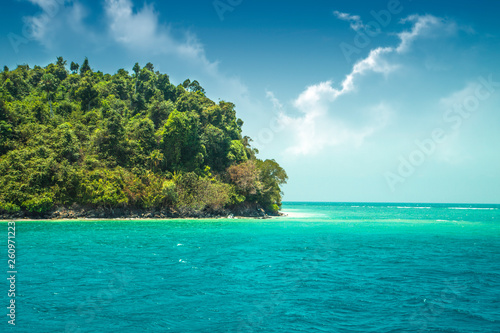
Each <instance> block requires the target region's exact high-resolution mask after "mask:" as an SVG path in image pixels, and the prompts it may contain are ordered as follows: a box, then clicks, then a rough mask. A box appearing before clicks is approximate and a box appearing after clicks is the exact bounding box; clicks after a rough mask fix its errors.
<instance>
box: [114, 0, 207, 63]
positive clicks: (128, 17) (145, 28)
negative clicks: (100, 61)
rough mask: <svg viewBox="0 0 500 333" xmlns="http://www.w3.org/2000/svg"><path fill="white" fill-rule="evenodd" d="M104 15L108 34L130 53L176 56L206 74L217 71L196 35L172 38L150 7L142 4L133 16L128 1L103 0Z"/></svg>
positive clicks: (186, 33)
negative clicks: (106, 18)
mask: <svg viewBox="0 0 500 333" xmlns="http://www.w3.org/2000/svg"><path fill="white" fill-rule="evenodd" d="M105 12H106V15H107V17H108V19H109V22H110V23H109V32H110V35H111V36H112V38H113V39H114V40H115V41H117V42H118V43H120V44H122V45H124V46H125V47H127V48H128V49H129V50H132V51H134V50H140V52H152V53H153V54H168V55H175V56H178V57H180V58H183V59H187V60H190V61H192V62H195V63H198V64H201V65H202V66H204V67H205V69H206V70H207V71H209V72H212V73H215V72H216V71H217V63H215V62H210V61H209V60H208V59H207V57H206V55H205V50H204V48H203V45H202V44H201V43H200V42H199V41H198V39H197V38H196V36H194V35H193V34H191V33H189V32H188V31H185V32H184V38H182V39H180V40H178V39H175V38H174V37H172V34H171V31H170V28H169V27H167V26H164V25H162V24H160V23H159V21H158V13H156V12H155V10H154V7H153V6H152V5H147V4H145V5H144V7H143V8H142V9H140V10H139V11H137V12H135V13H134V11H133V4H132V2H131V1H130V0H106V3H105Z"/></svg>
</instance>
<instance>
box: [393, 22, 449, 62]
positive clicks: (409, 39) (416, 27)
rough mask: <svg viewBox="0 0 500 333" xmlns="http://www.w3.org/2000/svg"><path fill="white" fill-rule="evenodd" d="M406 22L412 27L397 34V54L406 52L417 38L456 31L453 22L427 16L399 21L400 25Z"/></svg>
mask: <svg viewBox="0 0 500 333" xmlns="http://www.w3.org/2000/svg"><path fill="white" fill-rule="evenodd" d="M406 22H410V23H413V27H412V29H411V30H410V31H403V32H400V33H399V34H398V37H399V38H400V39H401V43H400V44H399V46H398V47H397V48H396V51H397V52H398V53H401V52H405V51H407V50H408V48H409V47H410V45H411V44H412V43H413V41H414V40H415V39H416V38H417V37H422V36H427V37H429V36H431V35H432V34H434V33H436V32H439V34H450V33H454V32H455V31H456V30H457V26H456V24H455V23H454V22H450V21H447V20H446V19H443V18H440V17H436V16H433V15H429V14H427V15H423V16H421V15H410V16H408V17H407V18H404V19H402V20H401V21H400V23H406Z"/></svg>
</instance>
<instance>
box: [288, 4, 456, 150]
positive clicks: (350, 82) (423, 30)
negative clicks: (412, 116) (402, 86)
mask: <svg viewBox="0 0 500 333" xmlns="http://www.w3.org/2000/svg"><path fill="white" fill-rule="evenodd" d="M335 14H336V15H337V17H339V18H341V19H345V20H350V21H353V22H358V21H359V22H361V21H360V19H359V17H357V16H351V15H349V14H345V13H340V12H335ZM405 22H412V23H413V27H412V28H411V30H409V31H403V32H401V33H399V34H398V35H397V36H398V37H399V39H400V42H399V45H397V46H395V47H378V48H375V49H373V50H371V51H370V53H369V54H368V56H367V57H366V58H364V59H362V60H360V61H358V62H357V63H356V64H354V66H353V67H352V70H351V72H350V73H349V74H347V75H346V77H345V78H344V80H343V81H342V82H341V84H340V87H339V88H334V87H333V86H332V82H331V81H326V82H321V83H318V84H315V85H312V86H309V87H307V88H306V89H305V90H304V91H303V92H302V93H301V94H300V95H299V96H298V97H297V99H296V100H295V101H294V103H293V104H294V106H295V107H296V108H297V109H298V110H299V111H301V112H302V114H303V115H302V116H299V117H295V118H294V117H290V116H287V115H286V114H282V116H281V121H282V122H283V123H284V124H285V125H286V126H288V128H289V130H291V131H294V132H295V135H294V136H295V137H296V140H295V144H294V145H293V146H291V147H289V148H288V150H287V151H288V152H290V153H293V154H297V155H300V154H303V155H305V154H315V153H317V152H319V151H320V150H322V149H323V148H324V147H326V146H332V145H338V144H342V143H347V142H351V143H355V144H361V143H362V142H363V140H364V139H365V138H366V137H367V136H369V135H371V134H373V133H374V132H375V131H377V130H379V129H381V128H382V127H383V126H384V125H385V124H386V123H387V121H388V117H389V114H390V112H389V111H388V109H387V106H383V105H385V104H381V105H379V106H377V107H376V108H375V109H378V110H385V111H383V112H382V111H380V112H379V114H378V116H375V117H371V125H366V126H362V127H359V128H354V127H350V126H348V125H346V123H345V122H344V121H342V119H340V118H338V117H337V118H335V114H334V113H332V112H330V108H331V106H332V102H334V101H335V100H336V99H337V98H339V97H340V96H342V95H345V94H347V93H349V92H351V91H353V90H355V89H356V86H355V82H356V78H357V77H359V76H363V75H366V74H367V73H380V74H384V75H387V74H389V73H390V72H392V71H394V70H396V69H397V68H398V65H397V64H393V63H391V62H390V61H389V59H388V57H387V56H388V55H389V54H400V53H404V52H406V51H408V50H409V47H410V46H411V44H412V43H413V42H414V41H415V39H416V38H417V37H420V36H422V35H428V34H430V33H431V32H432V31H434V30H436V29H438V28H439V29H444V28H445V27H447V25H446V22H445V21H444V20H443V19H441V18H437V17H434V16H432V15H424V16H419V15H412V16H409V17H408V18H406V19H404V20H402V23H405ZM450 25H451V27H450V28H447V29H448V31H449V30H451V29H454V28H453V24H451V23H450ZM326 124H328V125H326Z"/></svg>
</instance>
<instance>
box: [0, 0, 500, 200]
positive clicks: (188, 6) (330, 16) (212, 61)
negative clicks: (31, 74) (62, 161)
mask: <svg viewBox="0 0 500 333" xmlns="http://www.w3.org/2000/svg"><path fill="white" fill-rule="evenodd" d="M499 12H500V3H498V2H495V1H487V0H480V1H475V2H470V1H456V0H455V1H448V0H446V1H433V0H401V1H397V0H396V1H393V0H390V1H387V0H383V1H378V0H376V1H368V0H364V1H361V0H353V1H348V2H347V1H303V2H294V1H261V0H253V1H250V0H215V1H214V0H207V1H189V2H181V1H175V2H174V1H164V0H162V1H160V0H146V1H144V0H141V1H135V0H97V1H84V0H80V1H64V0H9V1H4V2H3V3H2V10H1V11H0V22H1V23H0V27H1V31H0V36H1V41H0V47H1V50H2V51H1V60H2V61H1V62H2V63H1V64H0V65H2V66H3V65H7V66H8V67H10V68H15V67H16V66H17V65H19V64H29V65H30V66H31V67H32V66H34V65H40V66H45V65H47V64H48V63H50V62H55V61H56V57H58V56H63V57H64V58H65V59H66V60H67V61H68V64H69V63H71V61H75V62H77V63H80V64H81V63H82V61H83V59H84V57H85V56H87V57H88V58H89V61H90V65H91V67H92V68H93V69H95V70H101V71H103V72H105V73H116V71H117V70H118V69H120V68H125V69H127V70H129V71H131V69H132V67H133V65H134V63H135V62H139V63H140V65H142V66H144V65H145V64H146V63H147V62H152V63H153V64H154V65H155V69H156V70H159V71H160V72H163V73H167V74H169V76H170V79H171V81H172V82H173V83H174V84H179V83H181V82H183V81H184V80H185V79H186V78H190V79H191V80H194V79H196V80H198V81H199V82H200V83H201V85H202V86H203V87H204V88H205V90H206V91H207V95H208V97H210V98H211V99H213V100H215V101H218V100H219V99H221V100H228V101H231V102H234V103H235V104H236V108H237V115H238V117H240V118H242V119H243V120H244V122H245V124H244V127H243V128H244V134H245V135H249V136H250V137H252V138H253V139H254V145H255V146H256V147H257V148H258V149H259V150H260V157H261V158H274V159H276V160H277V161H278V162H279V163H280V164H281V165H282V166H283V167H284V168H285V170H286V171H287V173H288V175H289V182H288V184H287V185H286V186H285V187H284V191H285V197H284V200H285V201H378V202H457V203H461V202H470V203H500V153H499V143H500V131H499V129H500V63H499V58H500V57H499V56H500V21H499V20H498V13H499Z"/></svg>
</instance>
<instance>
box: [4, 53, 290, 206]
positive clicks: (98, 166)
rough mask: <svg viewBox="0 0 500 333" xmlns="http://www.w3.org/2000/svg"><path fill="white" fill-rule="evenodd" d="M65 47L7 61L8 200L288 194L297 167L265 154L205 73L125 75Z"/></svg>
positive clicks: (206, 200) (259, 199)
mask: <svg viewBox="0 0 500 333" xmlns="http://www.w3.org/2000/svg"><path fill="white" fill-rule="evenodd" d="M67 67H68V66H67V62H66V61H65V60H64V59H63V58H62V57H59V58H57V62H56V63H51V64H49V65H47V66H46V67H43V68H42V67H39V66H34V68H29V66H28V65H20V66H18V67H17V68H16V69H15V70H9V69H8V68H7V67H4V70H3V72H0V212H2V211H3V212H18V211H27V212H33V213H43V212H46V211H50V210H51V209H54V208H55V207H61V206H63V207H69V206H71V205H73V204H75V203H76V204H79V205H84V206H87V207H95V208H98V207H104V208H113V207H134V208H144V209H156V208H158V209H162V208H166V207H167V208H168V207H170V208H176V209H184V210H188V211H203V210H213V211H217V210H221V209H225V208H228V209H230V208H234V207H238V206H239V205H245V204H246V205H248V204H251V205H256V206H261V207H263V208H264V209H265V210H266V211H267V212H270V213H272V212H277V211H278V209H279V208H280V206H281V195H282V193H281V190H280V185H282V184H284V183H285V182H286V180H287V175H286V173H285V171H284V170H283V169H282V168H281V167H280V166H279V165H278V164H277V163H276V162H275V161H274V160H265V161H262V160H259V159H258V158H257V157H256V153H257V150H256V149H253V148H252V147H251V146H250V142H251V139H250V138H248V137H246V136H245V137H242V134H241V126H242V125H243V121H242V120H241V119H238V118H236V113H235V105H234V104H232V103H229V102H225V101H220V102H219V103H215V102H213V101H212V100H210V99H209V98H207V97H206V96H205V91H204V89H203V88H202V87H201V86H200V84H199V83H198V82H197V81H192V82H191V81H190V80H189V79H188V80H186V81H184V83H183V84H181V85H178V86H175V85H174V84H172V83H171V82H170V80H169V77H168V75H166V74H161V73H159V72H158V71H156V72H155V71H154V67H153V65H152V64H151V63H148V64H146V66H144V67H143V68H141V67H140V66H139V64H135V66H134V67H133V73H129V72H128V71H126V70H124V69H120V70H118V72H117V73H116V74H114V75H110V74H104V73H102V72H100V71H94V70H92V69H91V67H90V65H89V61H88V59H87V58H85V60H84V61H83V63H82V64H81V65H78V64H76V63H74V62H72V63H71V64H70V66H69V70H68V68H67Z"/></svg>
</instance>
